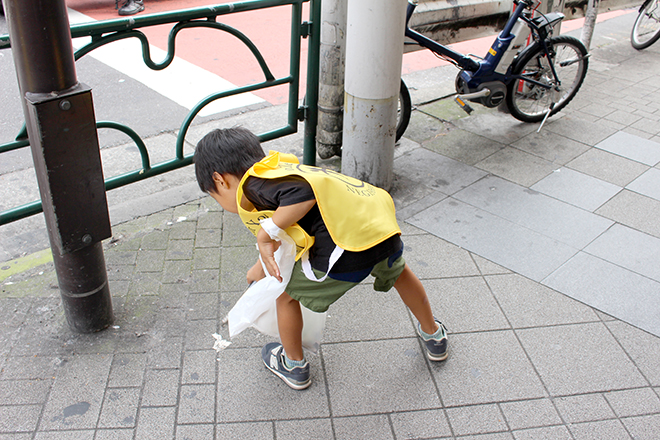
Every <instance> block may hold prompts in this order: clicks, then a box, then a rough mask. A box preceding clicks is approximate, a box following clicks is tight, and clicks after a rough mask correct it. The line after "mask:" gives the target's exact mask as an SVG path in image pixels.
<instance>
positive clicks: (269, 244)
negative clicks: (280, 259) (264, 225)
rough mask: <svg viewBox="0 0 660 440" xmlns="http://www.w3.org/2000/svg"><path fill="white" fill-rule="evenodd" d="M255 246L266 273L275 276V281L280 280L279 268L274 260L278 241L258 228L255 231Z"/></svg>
mask: <svg viewBox="0 0 660 440" xmlns="http://www.w3.org/2000/svg"><path fill="white" fill-rule="evenodd" d="M257 246H258V247H259V254H260V255H261V260H262V261H263V262H264V265H265V266H266V269H267V270H268V273H269V274H270V275H271V276H274V277H275V278H277V281H279V282H280V283H281V282H282V276H281V275H280V268H279V267H278V266H277V263H276V262H275V251H276V250H277V249H278V248H279V247H280V242H279V241H276V240H273V239H272V238H270V235H268V233H267V232H266V231H264V230H263V229H259V232H258V233H257Z"/></svg>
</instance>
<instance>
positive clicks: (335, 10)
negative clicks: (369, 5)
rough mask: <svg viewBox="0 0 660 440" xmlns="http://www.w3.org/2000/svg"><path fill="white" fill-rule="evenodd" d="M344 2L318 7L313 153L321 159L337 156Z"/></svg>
mask: <svg viewBox="0 0 660 440" xmlns="http://www.w3.org/2000/svg"><path fill="white" fill-rule="evenodd" d="M347 3H348V0H323V2H322V3H321V45H320V54H319V58H320V60H321V68H320V73H319V121H318V128H317V132H316V141H317V152H318V154H319V157H321V159H327V158H329V157H332V156H335V155H340V154H341V133H342V120H343V110H342V106H343V105H344V64H345V62H344V56H345V47H346V7H347Z"/></svg>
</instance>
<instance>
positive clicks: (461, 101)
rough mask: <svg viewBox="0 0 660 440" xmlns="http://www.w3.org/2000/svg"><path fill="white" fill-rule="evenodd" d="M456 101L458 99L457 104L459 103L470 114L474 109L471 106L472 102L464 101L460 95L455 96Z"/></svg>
mask: <svg viewBox="0 0 660 440" xmlns="http://www.w3.org/2000/svg"><path fill="white" fill-rule="evenodd" d="M454 101H456V104H458V105H459V106H460V107H461V108H462V109H463V110H464V111H465V113H467V114H468V115H469V114H470V113H472V111H473V109H472V107H470V104H468V103H467V102H465V101H463V100H462V99H461V98H460V97H458V96H457V97H455V98H454Z"/></svg>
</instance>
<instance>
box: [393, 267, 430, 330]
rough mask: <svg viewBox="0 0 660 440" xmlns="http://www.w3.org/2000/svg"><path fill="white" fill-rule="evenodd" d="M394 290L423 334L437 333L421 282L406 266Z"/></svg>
mask: <svg viewBox="0 0 660 440" xmlns="http://www.w3.org/2000/svg"><path fill="white" fill-rule="evenodd" d="M394 288H395V289H396V291H397V292H398V293H399V296H400V297H401V299H402V300H403V302H404V304H405V305H406V306H407V307H408V308H409V309H410V311H411V312H412V314H413V315H415V318H417V320H418V321H419V325H420V327H421V329H422V331H423V332H424V333H427V334H429V335H432V334H434V333H435V332H436V331H438V324H437V323H436V321H435V318H434V317H433V311H432V310H431V303H430V302H429V298H428V296H427V295H426V290H424V286H423V285H422V282H421V281H420V280H419V278H417V275H415V274H414V273H413V271H412V269H410V267H409V266H408V265H407V264H406V266H405V268H404V269H403V272H401V275H400V276H399V278H397V280H396V282H395V283H394Z"/></svg>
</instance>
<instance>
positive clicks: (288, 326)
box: [261, 293, 312, 390]
mask: <svg viewBox="0 0 660 440" xmlns="http://www.w3.org/2000/svg"><path fill="white" fill-rule="evenodd" d="M276 306H277V324H278V325H277V327H278V329H279V332H280V339H281V340H282V343H281V344H280V343H279V342H271V343H269V344H266V345H265V346H264V347H263V348H262V350H261V358H262V360H263V361H264V365H265V366H266V368H268V369H269V370H270V371H272V372H273V374H275V375H276V376H278V377H279V378H280V379H282V380H283V381H284V382H285V383H286V384H287V385H288V386H290V387H291V388H293V389H295V390H304V389H305V388H307V387H308V386H310V385H311V383H312V381H311V378H310V374H309V363H308V362H306V361H304V359H303V352H302V328H303V320H302V312H301V310H300V304H299V303H298V301H296V300H294V299H293V298H291V297H290V296H289V295H288V294H287V293H283V294H282V295H280V297H279V298H277V300H276ZM287 358H288V359H287ZM289 361H291V362H289ZM294 364H295V365H294Z"/></svg>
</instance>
